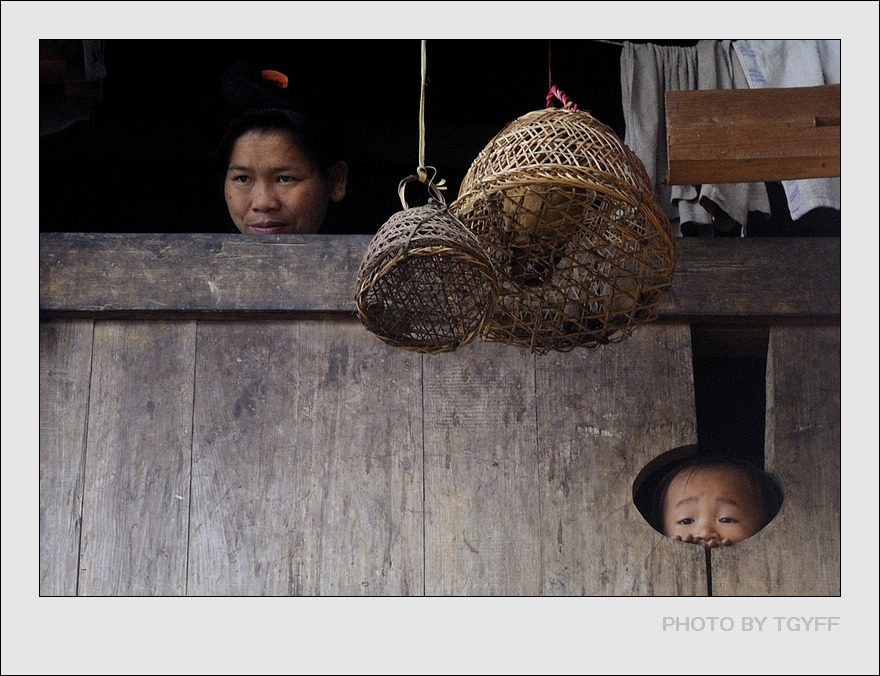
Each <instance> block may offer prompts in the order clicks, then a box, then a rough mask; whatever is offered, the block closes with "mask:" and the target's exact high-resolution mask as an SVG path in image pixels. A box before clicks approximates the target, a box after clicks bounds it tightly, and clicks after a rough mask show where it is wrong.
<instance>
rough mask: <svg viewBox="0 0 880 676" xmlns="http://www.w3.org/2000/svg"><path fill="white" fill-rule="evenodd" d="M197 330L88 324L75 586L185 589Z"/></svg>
mask: <svg viewBox="0 0 880 676" xmlns="http://www.w3.org/2000/svg"><path fill="white" fill-rule="evenodd" d="M195 335H196V332H195V322H192V321H182V322H148V321H143V322H115V321H110V322H98V323H96V325H95V339H94V358H93V367H92V385H91V396H90V401H89V427H88V450H87V453H86V468H85V487H84V497H83V525H82V554H81V557H80V583H79V594H80V595H84V596H89V595H110V596H119V595H129V596H137V595H151V596H165V595H182V594H184V593H185V590H186V563H187V560H186V553H187V550H186V548H187V535H188V532H187V531H188V515H189V485H190V464H191V455H192V453H191V444H192V407H193V377H194V371H195Z"/></svg>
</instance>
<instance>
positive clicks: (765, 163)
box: [666, 84, 840, 185]
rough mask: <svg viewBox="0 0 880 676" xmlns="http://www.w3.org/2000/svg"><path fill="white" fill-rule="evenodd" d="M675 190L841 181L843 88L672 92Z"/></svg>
mask: <svg viewBox="0 0 880 676" xmlns="http://www.w3.org/2000/svg"><path fill="white" fill-rule="evenodd" d="M666 142H667V151H668V153H667V154H668V171H667V183H668V184H669V185H701V184H704V183H739V182H743V183H748V182H768V181H783V180H792V179H803V178H826V177H834V176H840V85H839V84H832V85H823V86H820V87H790V88H761V89H724V90H721V89H717V90H702V91H669V92H666Z"/></svg>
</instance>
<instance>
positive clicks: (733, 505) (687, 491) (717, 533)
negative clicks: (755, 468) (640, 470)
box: [663, 467, 762, 547]
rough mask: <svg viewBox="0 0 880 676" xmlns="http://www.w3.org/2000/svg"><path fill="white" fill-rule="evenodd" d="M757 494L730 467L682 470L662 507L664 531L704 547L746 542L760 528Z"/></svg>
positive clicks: (670, 487) (745, 480)
mask: <svg viewBox="0 0 880 676" xmlns="http://www.w3.org/2000/svg"><path fill="white" fill-rule="evenodd" d="M761 516H762V510H761V505H760V500H759V497H758V492H757V490H756V489H755V487H754V485H753V484H752V483H751V482H750V481H749V478H748V476H747V475H746V474H745V473H744V472H743V471H741V470H739V469H736V468H733V467H709V468H699V469H696V470H685V471H683V472H682V473H681V474H679V475H678V476H676V477H675V478H674V479H673V480H672V482H671V483H670V484H669V490H668V491H667V493H666V500H665V502H664V505H663V532H664V533H665V534H666V535H667V536H669V537H671V538H673V539H676V540H683V541H685V542H693V543H694V544H701V545H705V546H707V547H717V546H719V545H729V544H733V543H734V542H739V541H740V540H745V539H746V538H748V537H751V536H752V535H754V534H755V533H757V532H758V531H759V530H760V528H761V520H762V519H761Z"/></svg>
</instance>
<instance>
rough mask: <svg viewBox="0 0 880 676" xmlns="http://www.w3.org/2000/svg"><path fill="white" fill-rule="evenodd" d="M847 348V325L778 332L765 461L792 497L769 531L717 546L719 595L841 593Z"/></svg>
mask: <svg viewBox="0 0 880 676" xmlns="http://www.w3.org/2000/svg"><path fill="white" fill-rule="evenodd" d="M840 348H841V343H840V328H839V327H804V328H798V327H784V328H778V329H774V330H773V331H772V332H771V334H770V351H769V355H768V366H767V371H768V382H767V409H768V410H767V438H766V450H765V453H766V460H765V464H766V467H767V469H768V470H769V471H771V472H773V473H774V474H775V475H776V476H777V477H778V478H779V480H780V482H781V484H782V488H783V493H784V495H785V500H784V502H783V505H782V509H781V510H780V512H779V514H778V515H777V517H776V519H774V520H773V522H771V523H770V525H769V526H767V527H766V528H765V529H764V530H763V531H761V532H760V533H758V534H757V535H755V536H753V537H751V538H749V539H748V540H744V541H743V542H740V543H737V544H736V545H734V546H732V547H725V548H723V549H718V550H713V552H712V593H713V595H716V596H724V595H729V596H734V595H735V596H837V595H839V594H840V589H841V579H840V575H841V569H840V550H841V541H840V497H841V496H840V488H841V486H840V452H841V425H840V416H841V398H840V391H841V390H840V356H841V349H840Z"/></svg>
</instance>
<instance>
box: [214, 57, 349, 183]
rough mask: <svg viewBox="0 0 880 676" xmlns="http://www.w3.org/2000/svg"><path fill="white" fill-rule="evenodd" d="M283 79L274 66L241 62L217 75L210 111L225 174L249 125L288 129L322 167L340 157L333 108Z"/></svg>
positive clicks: (339, 137)
mask: <svg viewBox="0 0 880 676" xmlns="http://www.w3.org/2000/svg"><path fill="white" fill-rule="evenodd" d="M286 82H287V80H286V77H285V76H283V75H281V74H280V73H278V72H277V71H264V70H259V69H257V68H256V67H255V66H253V65H252V64H248V63H245V62H239V63H236V64H235V65H233V66H230V67H229V68H227V69H226V70H224V71H223V73H222V74H221V75H220V77H219V78H218V80H217V85H218V86H217V90H216V93H215V97H214V100H213V102H211V103H210V104H209V109H210V113H209V114H210V116H211V118H212V125H213V126H214V127H215V129H216V130H217V132H216V133H217V135H218V136H219V142H218V144H217V161H218V165H219V167H218V168H220V169H221V170H222V172H223V173H224V174H225V173H226V168H227V166H228V164H229V157H230V155H231V154H232V147H233V146H234V145H235V142H236V141H237V140H238V139H239V138H240V137H241V136H242V135H243V134H245V133H247V132H249V131H281V132H286V133H289V134H290V135H291V137H292V138H293V140H294V142H295V143H296V145H297V147H299V149H300V150H302V152H303V153H305V155H306V156H307V157H308V158H309V160H311V161H312V162H313V163H314V164H315V165H316V166H318V167H321V168H322V169H329V168H330V167H332V166H333V165H334V164H336V163H337V162H339V161H340V160H342V159H343V158H344V150H343V144H342V142H341V136H340V134H339V132H338V130H337V129H336V125H335V121H334V119H333V117H334V116H333V115H332V113H331V111H329V110H327V107H326V106H320V105H318V104H317V103H316V102H314V101H312V100H311V99H310V97H309V96H308V93H307V92H302V91H297V90H296V88H295V84H294V85H292V86H289V87H288V86H287V84H286Z"/></svg>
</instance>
